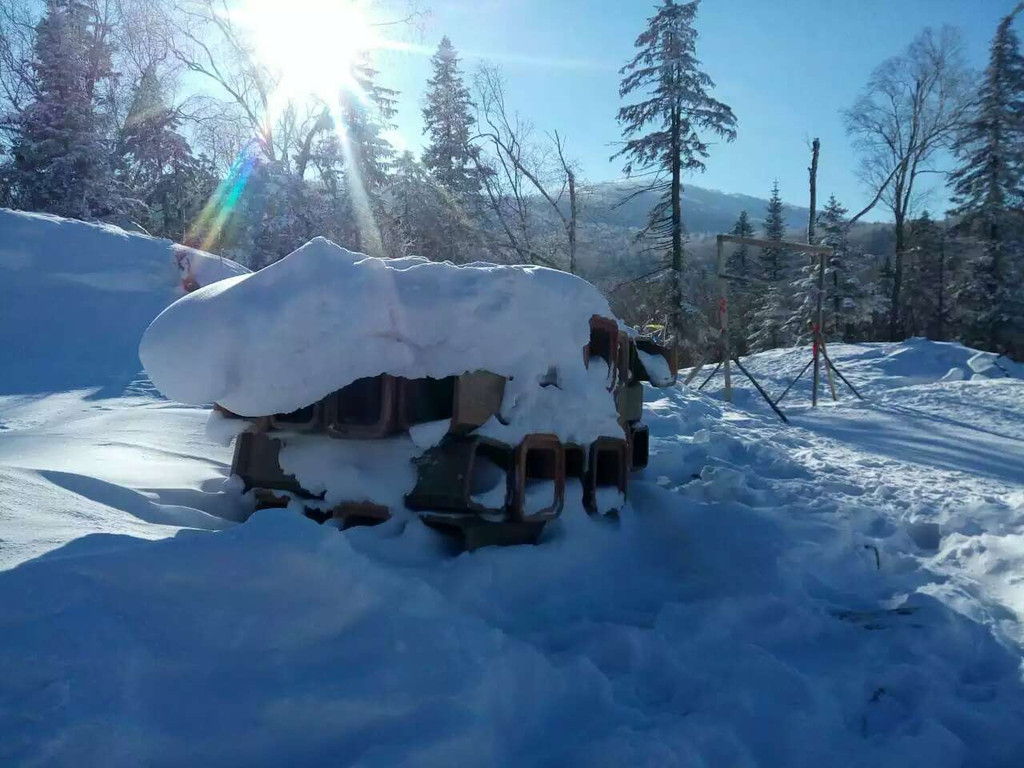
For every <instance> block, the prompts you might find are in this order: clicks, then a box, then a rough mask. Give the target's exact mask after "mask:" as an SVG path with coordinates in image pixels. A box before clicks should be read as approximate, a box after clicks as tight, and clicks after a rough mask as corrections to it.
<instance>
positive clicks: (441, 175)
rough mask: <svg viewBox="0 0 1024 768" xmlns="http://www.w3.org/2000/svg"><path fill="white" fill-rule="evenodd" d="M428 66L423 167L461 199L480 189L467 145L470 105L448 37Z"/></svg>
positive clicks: (442, 42)
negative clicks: (430, 70) (425, 144)
mask: <svg viewBox="0 0 1024 768" xmlns="http://www.w3.org/2000/svg"><path fill="white" fill-rule="evenodd" d="M430 63H431V66H433V68H434V74H433V77H431V78H430V79H429V80H427V95H426V99H425V102H426V103H425V104H424V106H423V124H424V128H423V132H424V133H425V134H427V137H428V141H427V146H426V148H425V149H424V150H423V165H424V166H425V167H426V169H427V170H428V171H430V173H431V175H433V177H434V178H435V179H436V180H437V182H438V183H439V184H440V185H441V186H442V187H444V188H445V189H446V190H448V192H449V193H450V194H452V195H453V196H455V197H456V199H462V198H463V197H465V196H466V195H472V194H475V193H476V192H477V190H479V188H480V179H479V177H478V176H477V173H476V166H475V164H474V163H473V149H472V148H471V147H470V144H469V137H470V129H471V128H472V126H473V122H474V120H473V116H472V115H471V114H470V108H471V107H472V102H471V101H470V98H469V90H468V89H467V88H466V86H465V85H464V84H463V82H462V73H461V72H460V71H459V57H458V54H457V53H456V51H455V47H454V46H453V45H452V41H451V40H449V39H448V36H447V35H446V36H445V37H442V38H441V44H440V45H438V47H437V53H435V54H434V56H433V58H431V60H430Z"/></svg>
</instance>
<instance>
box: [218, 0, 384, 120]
mask: <svg viewBox="0 0 1024 768" xmlns="http://www.w3.org/2000/svg"><path fill="white" fill-rule="evenodd" d="M237 20H238V22H239V24H241V25H242V26H243V27H245V29H246V30H247V31H248V33H249V35H250V37H251V39H252V42H253V45H254V46H255V53H256V55H257V56H258V57H259V59H260V60H261V61H262V62H263V63H264V64H265V65H267V66H268V67H269V68H270V69H271V70H272V71H273V72H274V73H275V74H276V75H277V76H278V77H279V78H280V80H279V82H278V86H277V90H276V93H275V99H276V100H278V101H280V100H285V101H287V100H288V99H292V98H296V97H301V96H305V95H309V94H313V95H315V96H319V97H320V98H322V99H324V100H325V101H329V102H333V101H335V100H336V99H337V97H338V94H339V92H340V91H341V90H342V89H344V88H348V89H352V88H353V87H354V86H355V83H354V81H353V78H352V65H353V64H355V63H356V61H357V59H358V57H359V55H360V54H361V53H362V52H364V51H368V50H372V49H373V48H375V47H377V46H378V43H379V40H378V38H377V36H376V34H375V32H374V27H373V24H372V22H371V19H370V15H369V12H368V10H367V8H366V4H365V3H363V2H360V0H287V1H286V2H285V1H283V0H242V2H241V4H240V6H239V8H238V14H237Z"/></svg>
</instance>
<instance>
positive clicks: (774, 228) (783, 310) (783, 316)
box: [749, 181, 809, 350]
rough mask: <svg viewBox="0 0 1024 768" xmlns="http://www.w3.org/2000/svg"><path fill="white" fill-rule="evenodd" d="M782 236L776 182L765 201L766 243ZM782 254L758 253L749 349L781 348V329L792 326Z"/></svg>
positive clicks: (773, 251) (773, 250)
mask: <svg viewBox="0 0 1024 768" xmlns="http://www.w3.org/2000/svg"><path fill="white" fill-rule="evenodd" d="M785 234H786V221H785V218H784V217H783V204H782V197H781V196H780V194H779V182H778V181H776V182H775V183H774V184H773V185H772V194H771V197H770V198H769V200H768V211H767V215H766V216H765V221H764V236H765V239H767V240H782V238H783V236H784V235H785ZM785 253H786V252H785V250H783V249H782V248H761V249H760V255H759V256H758V259H757V265H756V269H755V277H756V279H757V281H758V284H757V286H756V288H755V289H754V290H755V292H756V294H755V296H754V299H753V301H754V309H753V323H752V324H751V327H750V329H749V338H750V346H751V348H752V349H758V350H761V349H774V348H776V347H778V346H780V345H781V344H782V343H783V339H784V335H785V334H784V329H785V328H786V327H787V326H790V325H791V322H792V316H793V313H792V311H791V309H790V301H789V285H788V283H789V280H788V277H789V275H788V270H787V269H786V265H785ZM808 319H809V318H808Z"/></svg>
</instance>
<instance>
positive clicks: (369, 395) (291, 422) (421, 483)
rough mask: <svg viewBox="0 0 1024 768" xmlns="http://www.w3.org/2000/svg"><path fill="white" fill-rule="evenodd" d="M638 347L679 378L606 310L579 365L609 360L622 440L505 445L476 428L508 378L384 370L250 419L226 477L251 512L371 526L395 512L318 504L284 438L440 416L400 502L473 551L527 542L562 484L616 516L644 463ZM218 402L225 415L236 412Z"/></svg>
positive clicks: (386, 433)
mask: <svg viewBox="0 0 1024 768" xmlns="http://www.w3.org/2000/svg"><path fill="white" fill-rule="evenodd" d="M638 348H640V349H642V350H643V351H644V352H645V353H647V354H654V355H658V356H660V357H662V358H663V359H664V360H665V362H666V364H667V366H668V369H669V370H670V372H671V377H672V382H675V379H676V376H677V372H678V362H677V357H676V350H675V347H674V345H672V346H669V345H664V344H659V343H657V342H656V341H654V340H653V339H650V338H646V337H635V336H632V335H630V334H629V333H627V332H625V331H623V330H621V329H620V328H619V327H618V323H617V322H616V321H615V320H614V319H613V318H607V317H600V316H597V315H595V316H594V317H593V318H591V321H590V341H589V343H588V344H587V345H586V346H585V347H584V349H583V354H582V360H581V363H582V364H583V365H584V366H586V367H588V368H589V367H590V365H591V363H592V361H593V360H595V359H597V358H600V359H603V360H604V361H605V362H606V363H607V365H608V381H607V388H608V392H609V396H610V397H613V398H614V400H615V405H616V410H617V412H618V416H619V423H620V425H621V426H622V429H623V437H622V438H614V437H602V438H600V439H598V440H596V441H595V442H594V443H592V444H591V445H577V444H563V443H562V442H561V441H560V440H559V439H558V437H556V436H554V435H550V434H530V435H527V436H526V437H525V438H524V439H523V440H522V441H521V442H520V443H519V444H518V445H507V444H504V443H501V442H498V441H496V440H493V439H490V438H487V437H482V436H479V435H475V434H473V432H474V430H476V429H477V428H478V427H480V426H482V425H483V424H484V423H485V422H486V421H487V420H488V419H490V418H491V417H492V416H494V415H496V414H499V412H500V409H501V404H502V399H503V396H504V392H505V383H506V380H505V378H504V377H502V376H499V375H497V374H494V373H491V372H489V371H473V372H468V373H464V374H462V375H460V376H448V377H446V378H442V379H434V378H422V379H405V378H399V377H395V376H389V375H387V374H382V375H380V376H373V377H369V378H364V379H359V380H357V381H354V382H352V383H351V384H348V385H347V386H345V387H342V388H341V389H339V390H337V391H336V392H333V393H331V394H330V395H328V396H327V397H325V398H324V399H322V400H320V401H319V402H316V403H310V404H309V405H307V406H305V407H303V408H300V409H298V410H296V411H293V412H292V413H277V414H267V415H266V416H261V417H252V418H250V417H246V418H247V420H248V421H249V422H250V424H249V426H248V427H247V428H246V429H245V430H244V431H243V432H241V433H240V434H239V435H238V437H237V438H236V443H235V449H234V457H233V460H232V464H231V473H232V474H234V475H237V476H238V477H240V478H241V480H242V481H243V483H244V489H245V491H252V492H253V496H254V497H255V500H256V508H257V509H261V508H268V507H284V506H287V505H288V504H289V502H290V501H291V500H292V499H300V500H303V499H305V500H308V501H309V505H308V506H306V508H305V511H306V515H307V516H308V517H310V518H311V519H314V520H316V521H317V522H320V523H324V522H327V521H329V520H333V521H334V522H335V524H337V525H338V526H339V527H341V528H346V527H349V526H352V525H374V524H377V523H380V522H383V521H385V520H387V519H388V518H389V517H390V515H391V513H392V510H390V509H388V508H387V507H386V506H383V505H380V504H377V503H374V502H372V501H366V500H361V499H353V500H352V501H349V502H343V503H340V504H337V505H334V506H333V507H331V508H330V509H324V508H323V507H324V505H323V503H322V494H321V495H320V496H319V497H318V496H317V495H315V494H313V493H311V492H310V491H308V490H307V489H305V488H303V487H302V486H301V484H300V483H299V482H298V481H297V480H296V478H295V477H293V476H292V475H289V474H286V473H285V472H284V471H283V470H282V468H281V464H280V460H279V454H280V450H281V447H282V439H284V438H286V435H287V433H295V432H299V433H317V434H323V435H324V437H325V439H336V440H374V439H383V438H388V437H391V436H394V435H398V434H401V433H403V432H408V431H409V429H410V427H414V426H416V425H417V424H423V423H426V422H436V421H441V420H448V421H449V426H448V431H447V434H446V435H445V436H444V438H443V439H442V440H441V441H440V443H438V444H437V445H435V446H433V447H432V448H429V449H428V450H426V451H425V452H424V453H423V454H422V455H421V456H419V457H418V458H416V459H415V460H414V463H415V466H416V484H415V487H414V488H413V489H412V490H411V491H410V492H409V493H408V494H406V495H405V506H406V507H407V508H408V509H410V510H412V511H414V512H416V514H418V515H419V517H420V518H421V519H422V520H423V521H424V522H425V523H426V524H428V525H430V526H432V527H435V528H438V529H441V530H444V531H447V532H452V533H456V534H459V535H460V536H461V537H462V539H463V541H464V543H465V545H466V546H467V547H468V548H470V549H475V548H476V547H479V546H484V545H488V544H511V543H525V542H535V541H536V540H537V538H538V537H539V536H540V533H541V531H542V530H543V527H544V525H545V524H546V523H547V522H548V521H550V520H553V519H554V518H556V517H558V515H559V514H560V513H561V511H562V507H563V505H564V503H565V497H566V488H567V484H569V483H575V482H578V483H579V484H580V487H581V488H582V499H583V505H584V507H585V508H586V510H587V512H588V513H590V514H592V515H614V514H617V513H618V511H619V510H618V508H617V507H618V506H619V503H616V504H614V505H612V504H610V503H609V502H608V501H607V500H608V499H616V500H622V499H625V496H626V493H627V491H628V486H629V474H630V472H631V471H633V470H637V469H642V468H643V467H645V466H647V458H648V443H649V434H648V430H647V426H646V425H644V424H643V423H642V416H643V382H645V381H646V382H650V381H651V376H650V375H649V374H648V372H647V371H646V369H645V368H644V366H643V363H642V362H641V358H640V356H639V355H638V354H637V349H638ZM661 383H662V384H664V382H661ZM216 408H217V409H218V410H219V411H220V412H221V413H223V414H224V415H226V416H228V417H230V418H243V417H240V416H236V415H235V414H232V413H230V412H229V411H227V410H226V409H224V408H222V407H220V406H216ZM602 489H607V490H611V491H613V493H611V494H608V493H603V492H602ZM318 502H319V503H318Z"/></svg>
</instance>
